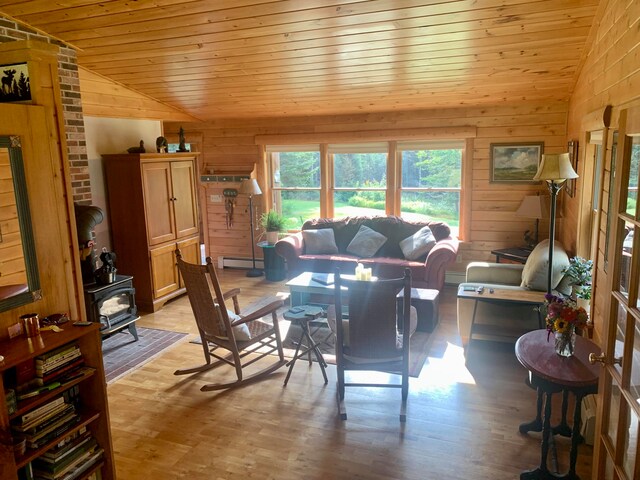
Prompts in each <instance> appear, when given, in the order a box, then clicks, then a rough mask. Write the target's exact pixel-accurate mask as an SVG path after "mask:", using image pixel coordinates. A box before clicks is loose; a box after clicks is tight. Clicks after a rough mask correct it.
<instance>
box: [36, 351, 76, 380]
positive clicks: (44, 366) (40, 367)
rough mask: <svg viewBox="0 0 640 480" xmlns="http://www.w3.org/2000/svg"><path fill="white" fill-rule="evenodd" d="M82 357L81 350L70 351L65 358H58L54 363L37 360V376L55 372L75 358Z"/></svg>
mask: <svg viewBox="0 0 640 480" xmlns="http://www.w3.org/2000/svg"><path fill="white" fill-rule="evenodd" d="M81 355H82V352H80V349H79V348H76V349H74V350H71V351H69V352H68V353H65V354H64V355H63V356H61V357H58V358H56V359H55V360H54V361H52V362H47V363H41V362H38V361H37V360H36V374H45V373H48V372H50V371H52V370H55V369H56V368H58V367H61V366H63V365H65V364H67V363H69V362H71V361H72V360H74V359H75V358H78V357H80V356H81Z"/></svg>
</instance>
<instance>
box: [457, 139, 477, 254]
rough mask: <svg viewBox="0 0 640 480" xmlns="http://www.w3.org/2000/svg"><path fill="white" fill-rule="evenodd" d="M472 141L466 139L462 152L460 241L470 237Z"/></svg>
mask: <svg viewBox="0 0 640 480" xmlns="http://www.w3.org/2000/svg"><path fill="white" fill-rule="evenodd" d="M474 144H475V142H474V140H473V138H467V139H466V141H465V145H464V150H463V151H462V178H461V179H460V180H461V181H460V185H461V188H460V204H461V205H462V206H463V207H462V211H461V212H460V223H459V229H458V237H459V238H460V239H461V240H467V241H469V240H470V237H471V215H472V210H471V199H472V195H473V163H474V152H473V149H474Z"/></svg>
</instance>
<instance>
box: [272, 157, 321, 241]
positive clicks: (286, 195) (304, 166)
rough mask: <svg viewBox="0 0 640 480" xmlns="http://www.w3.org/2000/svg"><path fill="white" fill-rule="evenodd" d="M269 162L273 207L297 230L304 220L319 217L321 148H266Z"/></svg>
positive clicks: (290, 226) (288, 225)
mask: <svg viewBox="0 0 640 480" xmlns="http://www.w3.org/2000/svg"><path fill="white" fill-rule="evenodd" d="M267 152H268V153H269V155H270V158H271V161H270V164H271V181H272V188H273V209H274V210H277V211H279V212H281V213H282V214H283V215H284V216H285V217H286V218H287V227H288V228H291V229H299V228H301V227H302V224H303V223H304V221H305V220H307V219H309V218H317V217H320V150H319V147H318V145H311V146H305V145H295V146H291V147H287V146H274V147H268V148H267Z"/></svg>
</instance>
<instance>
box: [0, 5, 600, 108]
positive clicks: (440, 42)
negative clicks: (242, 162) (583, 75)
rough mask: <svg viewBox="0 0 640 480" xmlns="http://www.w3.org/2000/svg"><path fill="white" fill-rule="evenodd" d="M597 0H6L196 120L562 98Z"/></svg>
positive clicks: (14, 13) (96, 67)
mask: <svg viewBox="0 0 640 480" xmlns="http://www.w3.org/2000/svg"><path fill="white" fill-rule="evenodd" d="M598 3H599V0H538V1H535V0H371V1H356V0H280V1H273V0H195V1H188V0H137V1H132V0H113V1H109V0H103V1H97V0H65V1H61V0H31V1H15V0H0V12H2V13H4V14H6V15H8V16H10V17H13V18H14V19H16V20H18V21H20V22H23V23H25V24H27V25H29V26H31V27H34V28H35V29H37V30H40V31H42V32H45V33H47V34H49V35H52V36H54V37H56V38H58V39H61V40H63V41H64V42H66V43H68V44H69V45H71V46H73V47H75V48H77V49H78V61H79V64H80V65H81V66H84V67H86V68H88V69H90V70H92V71H94V72H96V73H99V74H101V75H104V76H106V77H108V78H110V79H112V80H114V81H116V82H119V83H121V84H123V85H125V86H127V87H130V88H132V89H135V90H137V91H139V92H142V93H144V94H146V95H149V96H151V97H153V98H156V99H158V100H160V101H162V102H164V103H167V104H169V105H172V106H174V107H176V108H178V109H181V110H183V111H185V112H188V113H190V114H191V115H193V116H195V117H197V118H199V119H202V120H212V119H217V118H230V117H233V118H243V117H272V116H280V115H312V114H349V113H362V112H376V111H394V110H415V109H422V108H448V107H459V106H465V105H484V104H495V103H500V102H511V101H566V100H568V99H569V97H570V95H571V92H572V89H573V86H574V84H575V81H576V76H577V73H578V72H579V68H580V65H581V63H582V62H583V61H584V56H585V55H586V48H587V47H588V45H589V33H590V29H591V25H592V23H593V22H594V18H595V15H596V11H597V9H598Z"/></svg>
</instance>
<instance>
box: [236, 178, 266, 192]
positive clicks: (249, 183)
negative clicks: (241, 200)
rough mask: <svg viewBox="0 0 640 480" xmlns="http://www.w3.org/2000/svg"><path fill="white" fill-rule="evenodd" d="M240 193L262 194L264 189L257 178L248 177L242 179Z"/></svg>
mask: <svg viewBox="0 0 640 480" xmlns="http://www.w3.org/2000/svg"><path fill="white" fill-rule="evenodd" d="M238 193H240V194H242V195H262V190H260V186H259V185H258V181H257V180H256V179H255V178H246V179H244V180H242V183H241V184H240V190H239V191H238Z"/></svg>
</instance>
